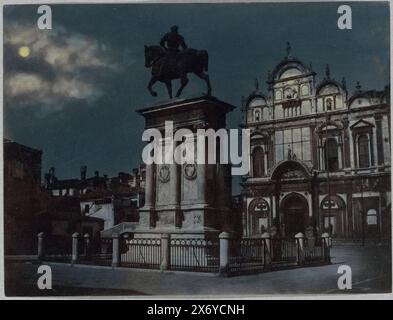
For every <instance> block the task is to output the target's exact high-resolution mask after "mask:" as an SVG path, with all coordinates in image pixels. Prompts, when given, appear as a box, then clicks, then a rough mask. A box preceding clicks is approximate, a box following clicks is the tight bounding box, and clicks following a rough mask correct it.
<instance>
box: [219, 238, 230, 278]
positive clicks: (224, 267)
mask: <svg viewBox="0 0 393 320" xmlns="http://www.w3.org/2000/svg"><path fill="white" fill-rule="evenodd" d="M218 237H219V238H220V269H219V274H220V276H227V275H228V274H229V241H230V235H229V233H228V232H221V233H220V235H219V236H218Z"/></svg>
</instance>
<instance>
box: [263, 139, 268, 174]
mask: <svg viewBox="0 0 393 320" xmlns="http://www.w3.org/2000/svg"><path fill="white" fill-rule="evenodd" d="M263 162H264V164H265V165H264V166H263V170H264V175H265V176H266V175H267V162H268V160H267V148H266V145H265V152H264V154H263Z"/></svg>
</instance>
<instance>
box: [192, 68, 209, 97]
mask: <svg viewBox="0 0 393 320" xmlns="http://www.w3.org/2000/svg"><path fill="white" fill-rule="evenodd" d="M195 74H196V75H197V76H198V77H199V78H201V79H203V80H205V82H206V85H207V93H206V95H208V96H210V95H211V93H212V87H211V85H210V79H209V75H208V74H206V73H204V72H203V71H202V72H195Z"/></svg>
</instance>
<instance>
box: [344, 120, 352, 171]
mask: <svg viewBox="0 0 393 320" xmlns="http://www.w3.org/2000/svg"><path fill="white" fill-rule="evenodd" d="M342 123H343V127H344V128H343V143H342V149H343V168H350V167H351V152H350V142H349V132H348V130H349V129H348V125H349V121H348V118H347V117H344V118H343V120H342Z"/></svg>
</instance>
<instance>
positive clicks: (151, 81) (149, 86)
mask: <svg viewBox="0 0 393 320" xmlns="http://www.w3.org/2000/svg"><path fill="white" fill-rule="evenodd" d="M156 82H157V79H156V78H155V77H152V78H151V79H150V81H149V84H148V85H147V89H148V90H149V91H150V93H151V95H152V96H153V97H156V96H157V92H155V91H154V90H153V85H154V84H155V83H156Z"/></svg>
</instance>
